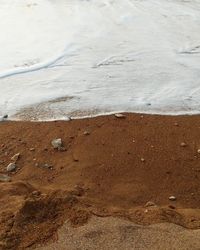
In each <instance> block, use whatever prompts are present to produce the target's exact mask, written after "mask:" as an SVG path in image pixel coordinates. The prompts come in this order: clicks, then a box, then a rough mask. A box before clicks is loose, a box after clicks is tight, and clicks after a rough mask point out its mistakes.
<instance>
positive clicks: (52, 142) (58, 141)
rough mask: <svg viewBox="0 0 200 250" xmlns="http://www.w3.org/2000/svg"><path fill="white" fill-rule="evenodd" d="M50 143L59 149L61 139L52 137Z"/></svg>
mask: <svg viewBox="0 0 200 250" xmlns="http://www.w3.org/2000/svg"><path fill="white" fill-rule="evenodd" d="M51 144H52V146H53V148H54V149H60V148H61V147H62V140H61V138H58V139H54V140H52V141H51Z"/></svg>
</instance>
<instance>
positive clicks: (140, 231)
mask: <svg viewBox="0 0 200 250" xmlns="http://www.w3.org/2000/svg"><path fill="white" fill-rule="evenodd" d="M58 249H59V250H79V249H80V250H86V249H87V250H107V249H112V250H133V249H137V250H146V249H148V250H179V249H180V250H197V249H200V230H189V229H185V228H183V227H180V226H177V225H175V224H170V223H162V224H154V225H151V226H139V225H136V224H134V223H131V222H129V221H125V220H122V219H119V218H112V217H107V218H99V217H93V218H92V219H91V220H90V221H89V223H88V224H86V225H84V226H81V227H78V228H74V227H71V226H70V225H69V223H67V222H66V223H65V224H64V225H63V226H62V228H60V229H59V231H58V240H57V241H56V242H54V243H51V244H48V245H46V246H44V247H38V248H37V250H58Z"/></svg>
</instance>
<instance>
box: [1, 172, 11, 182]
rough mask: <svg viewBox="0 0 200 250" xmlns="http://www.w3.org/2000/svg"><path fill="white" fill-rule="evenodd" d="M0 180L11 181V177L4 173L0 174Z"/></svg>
mask: <svg viewBox="0 0 200 250" xmlns="http://www.w3.org/2000/svg"><path fill="white" fill-rule="evenodd" d="M0 181H1V182H9V181H11V177H10V176H8V175H5V174H0Z"/></svg>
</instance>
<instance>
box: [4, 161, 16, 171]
mask: <svg viewBox="0 0 200 250" xmlns="http://www.w3.org/2000/svg"><path fill="white" fill-rule="evenodd" d="M16 168H17V166H16V164H15V163H13V162H12V163H10V164H8V166H7V168H6V170H7V172H12V171H15V169H16Z"/></svg>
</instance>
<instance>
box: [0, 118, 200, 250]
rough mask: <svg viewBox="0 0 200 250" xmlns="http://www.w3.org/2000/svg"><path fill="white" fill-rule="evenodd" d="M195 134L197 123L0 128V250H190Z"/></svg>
mask: <svg viewBox="0 0 200 250" xmlns="http://www.w3.org/2000/svg"><path fill="white" fill-rule="evenodd" d="M199 131H200V116H153V115H152V116H151V115H140V114H126V116H125V117H124V118H116V117H115V116H114V115H111V116H104V117H97V118H92V119H83V120H72V121H70V122H63V121H55V122H42V123H41V122H40V123H39V122H34V123H31V122H1V123H0V179H1V182H0V201H1V202H0V225H1V227H0V248H1V249H26V248H35V247H39V248H40V247H41V246H43V245H44V244H50V245H47V247H46V249H55V248H57V249H84V247H85V249H103V248H104V249H123V248H124V249H134V248H133V246H134V247H135V249H200V247H199V248H198V246H200V244H199V231H198V230H197V231H194V230H191V229H199V228H200V210H199V207H200V200H199V195H200V186H199V179H200V165H199V159H200V153H199V152H198V150H199V149H200V137H199ZM55 138H62V141H63V145H62V148H61V150H57V149H54V148H53V147H52V145H51V141H52V140H53V139H55ZM17 153H20V156H19V159H17V160H16V169H15V170H14V171H12V172H7V170H6V167H7V165H8V164H9V163H11V162H13V156H14V155H15V154H17ZM11 158H12V159H11ZM3 175H6V178H7V181H5V179H4V182H3V181H2V178H3ZM4 178H5V176H4ZM9 178H10V181H9ZM170 196H175V198H176V199H175V201H170V200H169V197H170ZM147 202H149V203H148V204H147ZM160 223H164V224H160ZM166 223H167V224H166ZM136 224H137V225H136ZM154 224H155V225H154ZM115 225H116V226H115ZM138 225H143V226H138ZM148 225H151V226H150V227H149V226H148ZM177 225H178V226H177ZM58 230H59V231H58ZM96 231H97V233H95V232H96ZM99 231H100V232H99ZM57 232H58V233H57ZM106 232H107V233H106ZM87 234H89V236H87ZM65 235H66V237H65ZM85 235H86V237H85ZM109 235H110V237H109ZM87 237H89V239H90V240H91V244H89V242H90V240H86V239H87ZM54 241H55V243H53V242H54ZM67 242H68V244H69V245H66V244H67ZM59 244H60V245H59ZM87 244H89V245H87ZM156 244H157V245H156ZM83 246H84V247H83ZM92 246H93V248H92ZM95 247H96V248H95ZM109 247H110V248H109ZM173 247H174V248H173ZM184 247H185V248H184Z"/></svg>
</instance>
